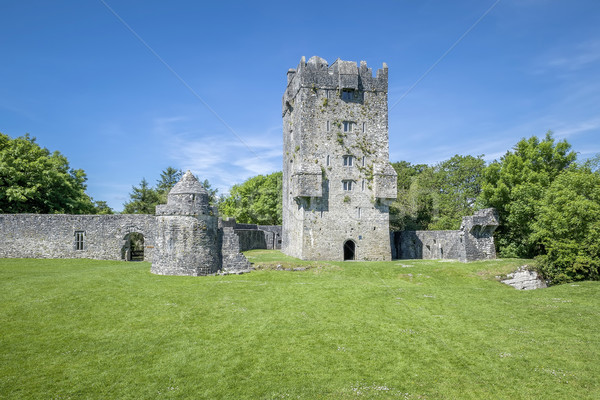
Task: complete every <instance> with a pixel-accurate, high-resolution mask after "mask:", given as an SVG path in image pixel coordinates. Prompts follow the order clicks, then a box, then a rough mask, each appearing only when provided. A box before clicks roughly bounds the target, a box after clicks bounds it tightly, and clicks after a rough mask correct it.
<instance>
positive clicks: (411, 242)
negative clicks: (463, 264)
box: [392, 231, 466, 261]
mask: <svg viewBox="0 0 600 400" xmlns="http://www.w3.org/2000/svg"><path fill="white" fill-rule="evenodd" d="M392 257H393V258H397V259H425V260H434V259H451V260H460V261H466V252H465V246H464V240H463V232H462V231H401V232H392Z"/></svg>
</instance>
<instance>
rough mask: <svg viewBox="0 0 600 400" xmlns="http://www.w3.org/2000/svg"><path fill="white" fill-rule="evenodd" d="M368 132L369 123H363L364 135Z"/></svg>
mask: <svg viewBox="0 0 600 400" xmlns="http://www.w3.org/2000/svg"><path fill="white" fill-rule="evenodd" d="M366 131H367V123H366V122H363V133H365V132H366Z"/></svg>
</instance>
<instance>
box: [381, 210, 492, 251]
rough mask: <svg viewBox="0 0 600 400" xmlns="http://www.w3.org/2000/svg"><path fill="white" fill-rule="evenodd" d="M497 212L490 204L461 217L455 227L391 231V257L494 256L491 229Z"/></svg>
mask: <svg viewBox="0 0 600 400" xmlns="http://www.w3.org/2000/svg"><path fill="white" fill-rule="evenodd" d="M497 227H498V213H497V212H496V210H494V209H492V208H487V209H484V210H480V211H477V212H476V213H475V214H474V215H472V216H468V217H463V222H462V225H461V228H460V230H457V231H403V232H393V233H392V250H393V257H394V258H400V259H413V258H422V259H429V260H431V259H453V260H459V261H463V262H467V261H476V260H492V259H494V258H496V248H495V245H494V236H493V233H494V231H495V230H496V228H497Z"/></svg>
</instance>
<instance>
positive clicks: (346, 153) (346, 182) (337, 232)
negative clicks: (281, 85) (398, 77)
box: [282, 57, 396, 260]
mask: <svg viewBox="0 0 600 400" xmlns="http://www.w3.org/2000/svg"><path fill="white" fill-rule="evenodd" d="M387 107H388V104H387V66H386V65H385V64H384V65H383V68H382V69H380V70H378V71H377V74H376V76H375V77H373V72H372V70H371V69H370V68H367V64H366V63H365V62H364V61H361V63H360V67H358V66H357V65H356V63H355V62H352V61H342V60H339V59H338V60H336V61H335V62H334V63H333V64H332V65H328V63H327V61H325V60H324V59H322V58H319V57H312V58H311V59H310V60H308V62H306V61H305V59H304V57H303V58H302V60H301V61H300V64H299V65H298V67H297V69H295V70H294V69H291V70H289V71H288V85H287V89H286V91H285V94H284V96H283V110H282V111H283V213H282V217H283V229H282V239H283V244H282V250H283V251H284V253H286V254H288V255H290V256H294V257H297V258H300V259H305V260H306V259H311V260H343V259H345V258H348V259H356V260H389V259H390V258H391V250H390V241H389V201H390V200H389V199H394V198H396V172H395V171H394V169H393V168H392V167H391V166H390V164H389V155H388V108H387Z"/></svg>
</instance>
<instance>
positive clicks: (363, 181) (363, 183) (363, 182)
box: [361, 179, 365, 192]
mask: <svg viewBox="0 0 600 400" xmlns="http://www.w3.org/2000/svg"><path fill="white" fill-rule="evenodd" d="M361 186H362V191H363V192H364V191H365V180H364V179H363V180H362V184H361Z"/></svg>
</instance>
